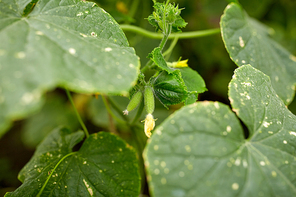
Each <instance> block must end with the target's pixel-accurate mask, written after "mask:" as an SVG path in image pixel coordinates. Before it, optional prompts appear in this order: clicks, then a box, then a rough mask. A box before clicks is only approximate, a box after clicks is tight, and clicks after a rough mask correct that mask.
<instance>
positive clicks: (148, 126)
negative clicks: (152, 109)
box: [144, 114, 155, 138]
mask: <svg viewBox="0 0 296 197" xmlns="http://www.w3.org/2000/svg"><path fill="white" fill-rule="evenodd" d="M154 127H155V119H154V118H153V115H152V114H147V115H146V119H145V125H144V131H145V134H146V136H147V137H148V138H150V136H151V131H152V130H153V129H154Z"/></svg>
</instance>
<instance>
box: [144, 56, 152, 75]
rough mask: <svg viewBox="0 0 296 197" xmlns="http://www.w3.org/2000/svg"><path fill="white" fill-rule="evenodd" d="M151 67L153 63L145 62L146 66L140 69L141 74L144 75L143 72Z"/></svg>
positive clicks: (150, 61)
mask: <svg viewBox="0 0 296 197" xmlns="http://www.w3.org/2000/svg"><path fill="white" fill-rule="evenodd" d="M152 65H153V61H152V60H151V59H150V60H149V61H148V62H147V64H146V65H145V66H144V67H143V68H142V69H141V72H142V73H145V71H146V70H147V69H149V67H150V66H152Z"/></svg>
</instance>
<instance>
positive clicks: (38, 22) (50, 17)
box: [0, 0, 139, 134]
mask: <svg viewBox="0 0 296 197" xmlns="http://www.w3.org/2000/svg"><path fill="white" fill-rule="evenodd" d="M18 2H20V4H18ZM29 2H30V1H11V0H2V1H0V43H1V45H0V70H1V72H0V108H1V111H0V134H1V131H3V130H5V129H7V127H8V126H9V123H10V121H11V120H15V119H18V118H22V117H25V116H26V115H27V114H28V113H29V112H32V111H35V110H36V109H37V108H40V104H41V103H40V98H41V96H42V93H43V92H45V91H47V90H50V89H53V88H55V87H56V86H61V87H67V88H69V89H71V90H73V91H76V92H82V93H95V92H101V93H121V94H127V92H128V91H129V89H130V88H131V87H132V85H133V84H134V83H135V82H136V79H137V75H138V69H139V60H138V57H137V56H136V55H135V52H134V50H133V49H132V48H130V47H128V42H127V39H126V37H125V35H124V33H123V32H122V30H121V29H120V27H119V25H118V24H117V23H116V22H115V20H114V19H113V18H112V17H111V16H110V15H109V14H108V13H106V12H105V11H104V10H103V9H101V8H99V7H97V6H96V5H95V4H94V3H87V2H83V1H80V0H73V1H60V0H52V1H47V0H39V1H38V3H37V4H36V5H35V7H34V8H33V10H32V12H30V13H29V14H28V15H27V16H26V17H22V14H23V9H24V8H25V6H26V5H27V4H25V3H29Z"/></svg>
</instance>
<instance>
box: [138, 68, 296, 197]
mask: <svg viewBox="0 0 296 197" xmlns="http://www.w3.org/2000/svg"><path fill="white" fill-rule="evenodd" d="M229 88H230V90H229V91H230V92H229V94H230V100H231V104H232V106H233V109H234V110H235V111H236V112H237V114H238V116H239V117H240V118H241V120H242V121H243V122H244V123H245V124H246V125H247V127H248V129H249V132H250V136H249V138H248V139H244V131H243V129H242V127H241V125H240V122H239V120H238V118H237V117H236V116H235V114H234V113H232V111H231V110H230V109H229V107H228V106H226V105H224V104H221V103H218V102H198V103H195V104H193V105H189V106H185V107H183V108H182V109H181V110H179V111H178V112H177V113H175V114H174V115H172V116H171V117H170V118H168V119H167V120H165V121H164V122H163V124H162V125H160V126H159V127H158V128H156V130H155V132H154V134H153V135H152V137H151V138H150V139H151V141H150V142H149V144H148V146H147V147H146V150H145V153H144V156H145V160H146V167H147V172H148V181H149V187H150V191H151V194H152V196H211V197H215V196H217V197H218V196H245V197H248V196H296V182H295V180H296V179H295V173H296V154H295V148H296V147H295V144H296V126H295V122H296V117H295V116H294V115H293V114H292V113H291V112H290V111H289V110H288V109H287V108H286V107H285V105H284V103H283V101H282V100H281V99H280V98H278V96H277V95H276V94H275V91H274V90H273V88H272V85H271V82H270V79H269V77H268V76H267V75H265V74H263V73H262V72H261V71H259V70H256V69H255V68H253V67H251V66H249V65H247V66H242V67H240V68H238V69H236V71H235V75H234V78H233V79H232V81H231V83H230V86H229Z"/></svg>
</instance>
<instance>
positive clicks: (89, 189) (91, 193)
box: [83, 179, 94, 196]
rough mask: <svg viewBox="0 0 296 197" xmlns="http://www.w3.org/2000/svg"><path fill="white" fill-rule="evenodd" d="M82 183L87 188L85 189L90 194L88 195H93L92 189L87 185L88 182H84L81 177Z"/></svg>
mask: <svg viewBox="0 0 296 197" xmlns="http://www.w3.org/2000/svg"><path fill="white" fill-rule="evenodd" d="M83 183H84V185H85V187H86V188H87V191H88V193H89V194H90V196H93V195H94V192H93V189H92V188H91V187H90V186H89V184H88V183H87V182H86V180H85V179H83Z"/></svg>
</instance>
